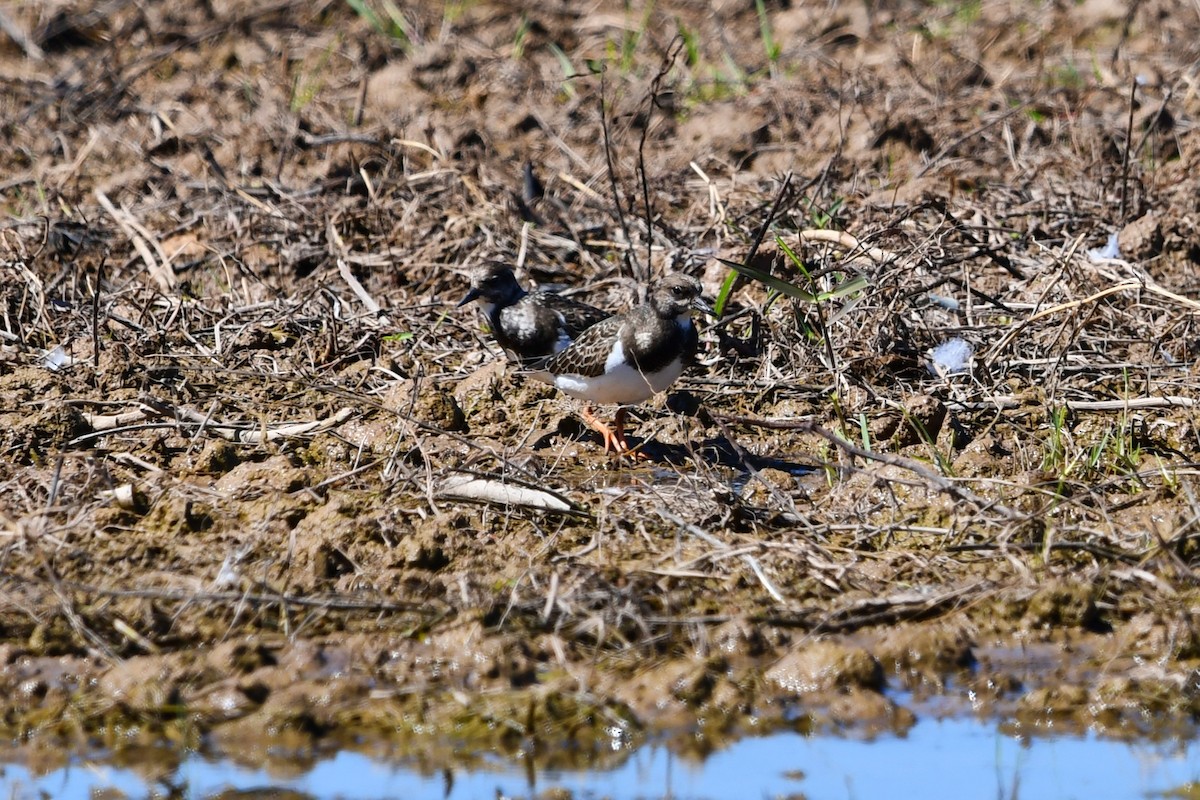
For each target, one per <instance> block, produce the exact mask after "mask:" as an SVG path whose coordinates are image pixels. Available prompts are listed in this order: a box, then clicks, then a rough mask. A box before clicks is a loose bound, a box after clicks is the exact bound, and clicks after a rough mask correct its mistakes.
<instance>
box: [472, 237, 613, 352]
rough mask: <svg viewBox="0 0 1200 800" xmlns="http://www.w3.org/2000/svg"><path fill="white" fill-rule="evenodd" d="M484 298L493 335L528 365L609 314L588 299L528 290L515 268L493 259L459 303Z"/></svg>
mask: <svg viewBox="0 0 1200 800" xmlns="http://www.w3.org/2000/svg"><path fill="white" fill-rule="evenodd" d="M472 300H481V301H483V302H482V305H481V308H482V309H483V313H484V316H486V317H487V320H488V325H489V326H490V327H491V329H492V335H493V336H495V337H496V341H497V342H499V344H500V346H501V347H503V348H504V349H505V350H507V351H509V352H510V353H512V354H513V355H515V356H516V357H517V359H518V360H519V361H520V362H521V363H522V364H525V365H528V364H531V363H532V362H535V361H538V360H540V359H544V358H545V357H546V356H550V355H553V354H555V353H557V352H558V351H560V350H562V349H563V348H565V347H566V346H567V345H569V344H570V343H571V342H572V341H573V340H574V339H575V337H576V336H578V335H579V334H581V333H582V332H583V331H585V330H587V329H588V328H590V327H591V326H593V325H595V324H596V323H598V322H600V321H602V320H605V319H607V318H608V317H609V316H611V315H610V314H609V313H608V312H607V311H603V310H601V309H599V308H596V307H595V306H589V305H588V304H587V303H581V302H579V301H577V300H572V299H571V298H569V297H563V296H562V295H560V294H555V293H554V292H547V291H541V290H538V291H533V292H527V291H525V289H523V288H522V287H521V284H519V283H517V278H516V276H515V275H513V271H512V270H511V269H510V268H509V267H508V265H507V264H504V263H503V262H500V261H489V262H487V263H486V264H484V265H483V266H481V267H480V268H479V269H477V270H476V271H475V272H474V274H472V276H471V290H470V291H469V292H467V294H466V296H465V297H463V299H462V300H461V301H460V302H459V306H465V305H466V304H467V303H470V302H471V301H472Z"/></svg>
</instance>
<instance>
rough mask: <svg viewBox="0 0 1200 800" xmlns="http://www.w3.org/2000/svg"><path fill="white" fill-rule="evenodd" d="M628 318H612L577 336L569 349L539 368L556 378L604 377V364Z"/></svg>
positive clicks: (561, 351)
mask: <svg viewBox="0 0 1200 800" xmlns="http://www.w3.org/2000/svg"><path fill="white" fill-rule="evenodd" d="M623 321H624V317H608V318H607V319H603V320H601V321H600V322H597V323H596V324H595V325H593V326H592V327H590V328H588V329H587V330H585V331H584V332H583V333H581V334H579V336H577V337H575V342H574V343H573V344H572V345H571V346H570V347H568V348H567V349H566V350H560V351H559V352H558V353H556V354H555V355H553V356H551V357H550V358H547V359H546V360H545V361H543V362H541V363H539V364H538V365H537V368H538V369H541V370H545V371H546V372H550V373H553V374H554V375H566V374H571V375H582V376H583V377H585V378H594V377H596V376H597V375H603V374H604V362H605V361H607V360H608V354H609V353H611V352H612V349H613V345H615V344H616V342H617V336H618V334H619V333H620V332H621V323H622V322H623Z"/></svg>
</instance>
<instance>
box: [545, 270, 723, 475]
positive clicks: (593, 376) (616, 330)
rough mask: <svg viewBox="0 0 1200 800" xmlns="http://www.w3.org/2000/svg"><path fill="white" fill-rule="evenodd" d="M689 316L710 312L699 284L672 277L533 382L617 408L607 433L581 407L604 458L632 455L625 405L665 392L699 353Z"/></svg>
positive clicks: (555, 359) (583, 337) (553, 360)
mask: <svg viewBox="0 0 1200 800" xmlns="http://www.w3.org/2000/svg"><path fill="white" fill-rule="evenodd" d="M692 309H699V310H702V311H705V312H708V313H712V309H711V307H710V306H709V305H708V303H707V302H705V301H704V299H703V298H702V297H701V296H700V282H699V281H697V280H696V279H695V278H692V277H690V276H687V275H682V274H674V275H669V276H667V277H666V278H663V279H662V280H661V281H659V282H658V283H657V284H655V285H654V286H653V287H652V288H651V290H650V294H649V297H648V298H647V301H646V302H645V303H644V304H642V305H639V306H636V307H634V308H633V309H631V310H630V311H628V312H626V313H624V314H621V315H619V316H615V317H609V318H608V319H606V320H604V321H603V322H600V323H597V324H596V325H593V326H592V327H590V328H588V329H587V330H586V331H584V332H583V333H581V334H579V336H578V337H577V338H576V339H575V341H574V342H573V343H572V344H571V346H570V347H567V348H566V349H565V350H563V351H561V352H559V353H557V354H556V355H553V356H551V357H549V358H547V359H545V360H544V361H542V362H540V363H538V364H536V366H535V367H534V368H535V369H536V370H537V372H535V373H534V374H535V376H536V377H539V378H541V379H542V380H545V381H547V382H549V383H553V384H554V385H555V386H557V387H558V388H559V389H561V390H562V391H563V392H566V393H567V394H569V395H571V396H572V397H576V398H579V399H580V400H583V401H585V402H586V403H589V404H590V403H599V404H617V405H619V406H620V408H618V409H617V414H616V417H615V419H614V420H613V426H612V427H611V428H610V427H609V426H608V425H605V424H604V423H603V422H602V421H601V420H599V419H598V418H597V417H596V416H595V414H593V413H592V411H591V408H590V407H588V406H585V407H584V410H583V414H582V416H583V419H584V421H585V422H586V423H587V424H588V425H589V426H591V427H592V428H593V429H595V430H596V431H598V432H599V433H600V435H601V436H603V437H604V450H605V452H609V451H611V452H616V453H618V454H623V453H628V452H630V447H629V443H628V442H627V441H625V431H624V427H625V413H626V409H625V406H626V405H628V404H631V403H640V402H642V401H643V400H646V399H647V398H649V397H650V396H652V395H654V394H657V393H658V392H663V391H666V390H667V388H668V387H670V385H671V384H673V383H674V382H675V381H676V380H678V379H679V376H680V375H681V374H683V367H684V365H685V364H686V363H687V362H688V361H689V360H690V359H691V358H692V356H693V355H694V354H695V352H696V344H697V340H698V336H697V334H696V326H695V325H694V324H693V323H692V314H691V312H692Z"/></svg>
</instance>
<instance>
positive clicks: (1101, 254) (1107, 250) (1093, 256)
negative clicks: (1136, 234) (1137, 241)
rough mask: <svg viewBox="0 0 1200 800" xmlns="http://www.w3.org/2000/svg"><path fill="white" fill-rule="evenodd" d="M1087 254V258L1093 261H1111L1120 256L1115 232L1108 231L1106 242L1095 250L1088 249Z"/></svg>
mask: <svg viewBox="0 0 1200 800" xmlns="http://www.w3.org/2000/svg"><path fill="white" fill-rule="evenodd" d="M1087 255H1088V260H1090V261H1092V262H1093V263H1095V262H1097V261H1113V260H1116V259H1119V258H1120V257H1121V248H1120V246H1119V243H1118V236H1117V234H1116V233H1110V234H1109V235H1108V242H1107V243H1106V244H1105V245H1104V247H1101V248H1098V249H1096V250H1088V251H1087Z"/></svg>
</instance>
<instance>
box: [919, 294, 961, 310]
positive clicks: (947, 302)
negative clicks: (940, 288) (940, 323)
mask: <svg viewBox="0 0 1200 800" xmlns="http://www.w3.org/2000/svg"><path fill="white" fill-rule="evenodd" d="M926 297H928V298H929V302H931V303H933V304H934V305H935V306H941V307H942V308H944V309H946V310H947V311H955V312H957V311H958V309H959V307H960V306H959V303H958V301H957V300H955V299H954V298H953V297H943V296H942V295H940V294H934V293H933V292H930V293H929V294H927V295H926Z"/></svg>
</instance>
